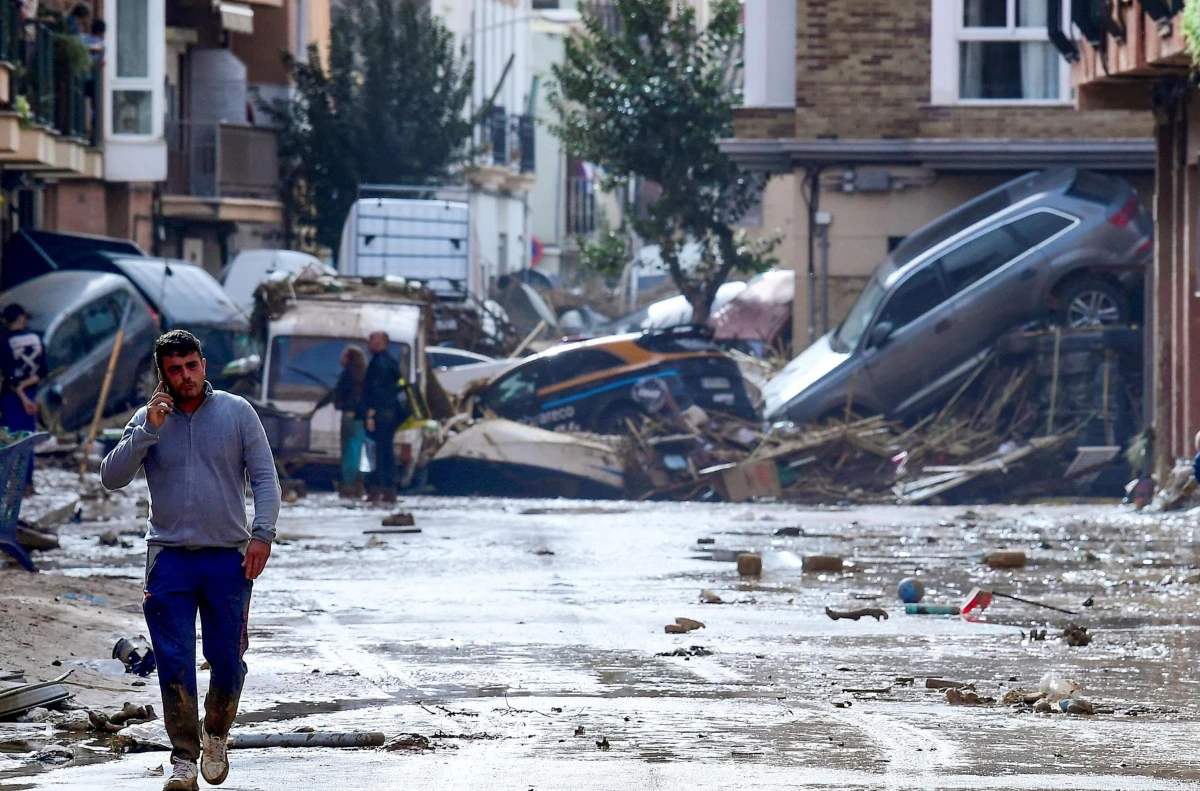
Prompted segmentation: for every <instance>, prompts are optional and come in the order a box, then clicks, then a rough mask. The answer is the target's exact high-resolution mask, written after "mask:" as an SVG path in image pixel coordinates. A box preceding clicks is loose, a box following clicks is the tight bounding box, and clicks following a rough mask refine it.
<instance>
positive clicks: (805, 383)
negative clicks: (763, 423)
mask: <svg viewBox="0 0 1200 791" xmlns="http://www.w3.org/2000/svg"><path fill="white" fill-rule="evenodd" d="M832 337H833V333H830V334H829V335H826V336H825V337H823V338H821V339H820V340H818V341H817V342H816V343H814V344H813V345H812V346H809V347H808V348H807V349H805V350H804V352H803V353H801V355H800V356H799V357H797V358H796V359H794V360H792V361H791V362H790V363H788V364H787V367H786V368H784V369H783V370H782V371H780V372H779V373H778V374H776V375H775V377H774V378H773V379H771V381H769V382H767V386H766V387H764V388H763V391H762V394H763V416H764V417H766V418H767V419H769V420H770V419H774V418H776V417H781V416H782V414H783V411H784V410H785V409H786V408H787V405H788V402H789V401H791V400H792V399H793V398H795V397H796V396H798V395H800V394H801V393H803V392H804V391H805V390H807V389H808V388H809V387H811V386H812V385H814V384H815V383H816V382H817V381H819V380H820V379H822V378H823V377H825V376H827V375H828V374H829V373H831V372H832V371H833V370H834V369H836V368H837V367H838V366H840V365H841V364H842V363H844V362H846V361H847V360H849V359H850V354H849V353H846V354H843V353H841V352H836V351H834V350H833V346H831V345H830V342H829V340H830V338H832Z"/></svg>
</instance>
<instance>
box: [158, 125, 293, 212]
mask: <svg viewBox="0 0 1200 791" xmlns="http://www.w3.org/2000/svg"><path fill="white" fill-rule="evenodd" d="M166 133H167V194H169V195H191V196H194V197H197V198H256V199H259V200H279V151H278V147H277V140H276V137H275V132H274V131H272V130H270V129H264V128H262V127H257V126H248V125H246V124H233V123H226V122H224V121H221V122H212V121H169V122H167V126H166Z"/></svg>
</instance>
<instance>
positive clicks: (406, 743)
mask: <svg viewBox="0 0 1200 791" xmlns="http://www.w3.org/2000/svg"><path fill="white" fill-rule="evenodd" d="M383 749H385V750H389V751H393V752H394V751H396V750H432V749H433V745H431V744H430V743H429V737H427V736H422V735H421V734H419V733H402V734H400V735H399V736H397V737H396V738H395V739H392V740H391V741H390V742H388V743H387V744H385V745H384V746H383Z"/></svg>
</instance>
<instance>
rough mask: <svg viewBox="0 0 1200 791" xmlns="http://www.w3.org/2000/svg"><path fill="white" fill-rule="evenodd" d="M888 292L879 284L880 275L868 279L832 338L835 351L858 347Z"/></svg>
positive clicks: (841, 351) (831, 341)
mask: <svg viewBox="0 0 1200 791" xmlns="http://www.w3.org/2000/svg"><path fill="white" fill-rule="evenodd" d="M886 293H887V291H886V290H885V289H884V288H883V286H881V285H880V284H879V278H878V277H873V278H871V279H870V280H868V281H867V285H866V286H865V287H864V288H863V290H862V293H861V294H859V295H858V301H857V302H855V303H854V307H852V308H850V312H849V313H848V314H847V315H846V320H845V321H843V322H842V324H841V326H839V327H838V328H837V331H836V332H834V333H833V337H832V338H831V339H830V346H832V347H833V350H834V351H835V352H839V353H841V354H848V353H849V352H852V351H854V350H855V349H856V348H858V342H859V341H860V340H862V336H863V333H865V332H866V331H867V327H870V326H871V319H872V318H873V317H874V316H875V311H876V310H878V309H879V304H880V303H881V302H883V297H884V295H885V294H886Z"/></svg>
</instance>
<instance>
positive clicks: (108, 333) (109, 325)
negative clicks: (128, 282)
mask: <svg viewBox="0 0 1200 791" xmlns="http://www.w3.org/2000/svg"><path fill="white" fill-rule="evenodd" d="M122 296H124V295H122ZM125 299H128V297H125ZM124 307H125V303H124V301H123V300H120V299H118V298H117V295H116V294H111V295H109V296H107V297H102V298H100V299H98V300H96V301H95V302H93V303H91V304H90V305H88V306H87V307H85V308H84V309H83V310H82V311H80V314H79V315H80V318H81V319H82V321H83V329H84V332H85V333H87V337H88V340H89V342H90V343H91V345H92V348H95V347H96V346H98V345H100V344H101V343H103V342H104V341H106V340H108V339H109V338H111V337H112V336H114V335H116V334H117V328H118V327H120V325H121V313H122V310H123V308H124Z"/></svg>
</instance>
